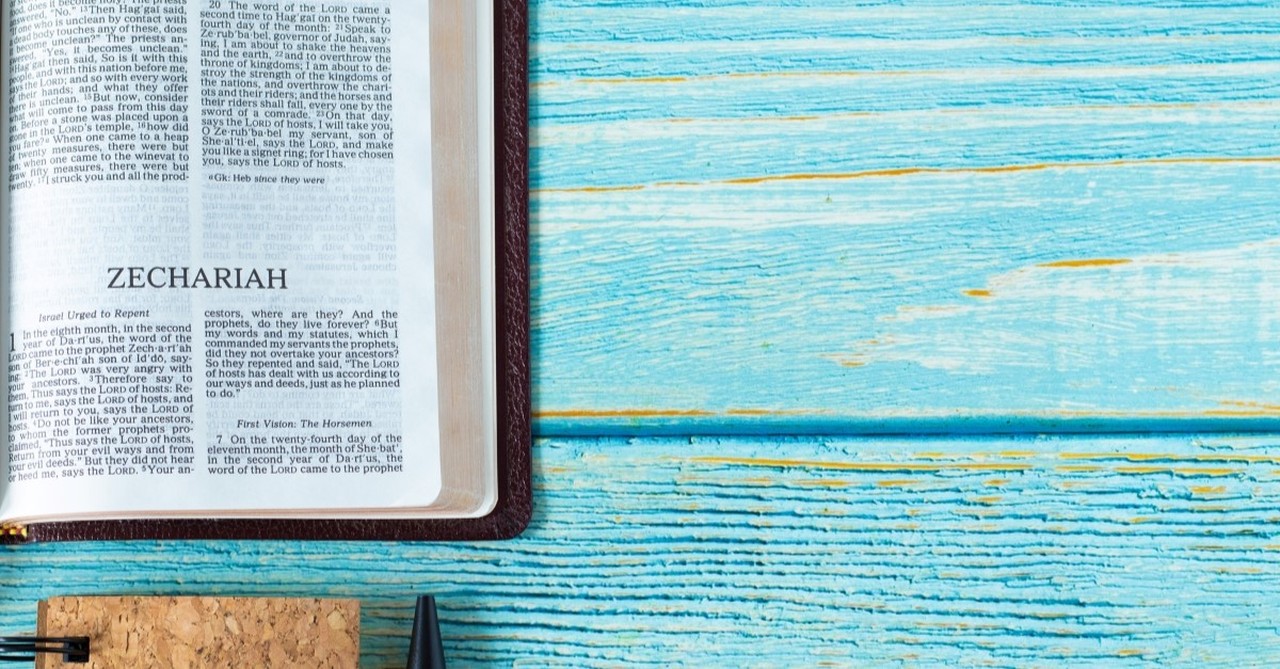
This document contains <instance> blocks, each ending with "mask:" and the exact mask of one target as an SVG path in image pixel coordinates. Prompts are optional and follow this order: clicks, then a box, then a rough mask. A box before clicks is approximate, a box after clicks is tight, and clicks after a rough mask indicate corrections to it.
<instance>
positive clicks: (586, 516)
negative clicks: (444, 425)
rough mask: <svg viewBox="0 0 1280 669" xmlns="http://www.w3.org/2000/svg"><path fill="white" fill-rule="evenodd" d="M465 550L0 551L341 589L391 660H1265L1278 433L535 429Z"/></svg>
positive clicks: (175, 584)
mask: <svg viewBox="0 0 1280 669" xmlns="http://www.w3.org/2000/svg"><path fill="white" fill-rule="evenodd" d="M536 461H537V463H538V465H537V470H536V471H537V473H536V483H537V488H536V493H535V494H536V496H537V497H536V499H537V509H536V516H535V519H534V522H533V524H532V526H531V527H530V529H529V531H528V533H526V534H525V535H524V536H523V537H521V538H519V539H517V540H514V541H511V542H502V543H490V544H450V545H441V544H435V545H432V544H417V545H415V544H386V543H370V544H358V543H287V542H267V543H252V542H206V543H168V542H166V543H149V542H145V543H132V544H130V543H87V544H65V545H43V546H42V545H35V546H22V547H17V548H11V549H6V550H4V551H3V555H0V593H2V596H0V631H6V632H12V631H18V630H20V629H21V628H23V627H25V626H27V625H30V622H31V621H32V620H34V610H35V607H34V605H35V601H36V600H37V599H39V598H41V597H48V596H54V595H73V594H105V593H111V594H129V593H158V594H197V593H198V594H218V595H233V594H258V595H300V596H327V597H356V598H359V599H361V600H362V606H363V608H364V610H365V613H364V619H363V620H362V621H361V629H362V630H363V638H362V645H363V648H364V655H363V663H362V665H361V666H369V667H398V666H403V661H404V659H403V653H404V649H405V647H406V643H407V639H406V636H405V635H406V634H407V630H408V622H409V618H410V617H411V615H412V599H413V595H415V594H416V593H420V592H434V593H436V594H437V595H438V596H439V598H440V606H441V615H442V618H443V620H444V632H445V635H446V637H447V638H448V640H449V646H448V649H449V660H450V666H455V663H456V666H517V665H521V664H526V663H527V664H535V665H538V666H546V665H551V666H573V667H593V666H599V667H603V666H620V665H626V666H709V665H711V664H712V663H716V662H719V663H729V664H730V665H732V666H797V665H804V666H814V665H815V664H817V663H818V662H819V661H827V662H829V663H830V664H831V666H851V667H852V666H898V665H911V666H918V665H942V664H946V665H947V666H982V665H983V664H991V665H994V666H1062V665H1063V664H1070V665H1072V666H1110V667H1142V666H1151V667H1154V666H1224V667H1225V666H1246V665H1250V666H1271V665H1274V664H1276V663H1277V662H1280V638H1278V637H1277V630H1276V627H1275V624H1274V619H1273V618H1274V616H1273V613H1274V611H1275V606H1274V602H1275V601H1276V598H1277V597H1280V524H1277V522H1276V521H1277V520H1278V519H1280V478H1278V477H1277V474H1278V473H1280V436H1265V437H1226V436H1212V435H1206V436H1197V437H1185V436H1184V437H1173V436H1167V437H1158V438H1157V437H1122V436H1113V437H1057V438H1034V437H1023V438H1000V439H965V438H931V439H857V438H848V439H822V438H811V439H777V440H770V439H752V438H734V439H718V438H705V439H704V438H695V439H674V438H673V439H661V440H649V439H641V440H586V439H576V440H567V441H561V440H544V441H541V442H540V443H539V444H538V446H537V450H536Z"/></svg>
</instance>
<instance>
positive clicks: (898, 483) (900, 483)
mask: <svg viewBox="0 0 1280 669" xmlns="http://www.w3.org/2000/svg"><path fill="white" fill-rule="evenodd" d="M920 483H924V481H921V480H920V479H885V480H883V481H876V487H878V488H903V487H906V486H913V485H918V484H920Z"/></svg>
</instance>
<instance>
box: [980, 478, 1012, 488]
mask: <svg viewBox="0 0 1280 669" xmlns="http://www.w3.org/2000/svg"><path fill="white" fill-rule="evenodd" d="M1008 482H1009V479H987V480H985V481H983V482H982V485H985V486H990V487H992V488H998V487H1000V486H1002V485H1004V484H1006V483H1008Z"/></svg>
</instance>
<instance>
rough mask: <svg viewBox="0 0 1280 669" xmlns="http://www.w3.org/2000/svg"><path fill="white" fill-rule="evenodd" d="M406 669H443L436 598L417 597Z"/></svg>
mask: <svg viewBox="0 0 1280 669" xmlns="http://www.w3.org/2000/svg"><path fill="white" fill-rule="evenodd" d="M407 669H445V667H444V644H443V642H442V641H441V639H440V618H439V617H438V616H437V615H436V598H435V597H432V596H431V595H422V596H421V597H419V598H418V608H417V609H416V610H414V612H413V636H411V637H410V638H409V664H408V667H407Z"/></svg>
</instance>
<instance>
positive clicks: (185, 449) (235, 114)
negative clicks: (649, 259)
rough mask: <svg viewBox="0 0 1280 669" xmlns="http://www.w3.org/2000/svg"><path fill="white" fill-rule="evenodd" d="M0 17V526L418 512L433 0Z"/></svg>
mask: <svg viewBox="0 0 1280 669" xmlns="http://www.w3.org/2000/svg"><path fill="white" fill-rule="evenodd" d="M3 11H4V13H5V18H6V23H7V24H9V25H10V26H11V27H12V40H11V42H10V43H9V44H8V45H6V49H7V50H6V54H5V62H6V63H8V64H10V73H9V75H10V76H9V81H8V82H7V85H6V92H7V94H8V95H9V96H10V98H11V100H12V105H11V106H10V107H9V108H8V110H9V118H8V121H9V123H8V124H7V125H8V126H9V130H10V142H9V151H8V156H7V158H8V159H7V161H6V165H7V168H8V174H7V178H6V179H5V182H4V184H5V188H6V189H7V197H6V202H7V203H8V205H7V207H8V209H9V213H10V216H9V223H10V225H9V228H8V230H7V232H6V240H7V242H8V244H9V253H8V255H7V256H6V257H7V258H8V259H10V260H12V262H11V263H9V264H8V266H7V267H6V270H5V271H6V275H5V279H6V285H7V286H8V287H9V291H8V292H9V294H10V297H11V299H10V303H9V305H8V308H7V310H6V313H7V316H8V320H7V323H6V328H7V331H6V333H7V334H11V339H12V346H11V348H10V350H8V369H9V370H10V373H11V375H10V377H9V383H8V384H7V391H8V396H7V399H6V405H7V407H8V409H9V411H8V418H9V425H8V430H7V434H8V437H9V439H8V443H9V448H8V450H7V453H8V460H7V462H6V464H5V470H4V472H3V480H4V481H5V484H6V485H5V492H4V496H3V501H0V517H2V518H4V519H6V520H10V521H12V520H19V521H22V520H26V519H39V518H48V517H62V516H70V515H74V516H76V517H92V516H94V515H95V514H99V515H106V516H110V517H131V516H153V515H157V514H177V515H204V514H205V513H207V512H220V515H224V516H234V515H257V514H259V513H261V512H264V511H276V510H286V509H301V510H314V511H318V512H326V511H327V512H330V513H327V514H326V515H336V514H350V515H362V514H363V513H364V512H366V511H368V510H374V509H382V508H388V507H426V506H429V505H430V504H431V503H432V502H433V501H434V500H435V499H436V497H437V496H438V495H439V492H440V488H441V471H440V447H439V436H438V435H439V429H438V423H439V415H438V409H437V407H438V388H437V369H436V364H437V362H436V343H435V336H434V332H435V320H434V319H435V286H434V281H435V279H434V277H435V267H434V261H433V241H432V239H433V238H432V220H431V216H432V206H431V202H432V192H431V184H432V166H431V160H430V156H431V132H430V129H431V119H430V109H431V106H430V90H431V89H430V84H431V82H430V76H429V72H430V69H429V57H428V50H427V48H426V44H427V35H428V32H429V19H430V17H429V16H428V11H429V10H428V3H425V2H416V3H393V2H391V1H390V0H328V1H326V2H315V3H312V2H291V1H287V0H270V1H266V2H257V1H254V2H239V1H237V0H95V1H94V2H72V1H69V0H5V2H4V6H3Z"/></svg>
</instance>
